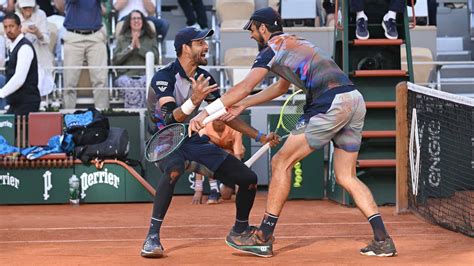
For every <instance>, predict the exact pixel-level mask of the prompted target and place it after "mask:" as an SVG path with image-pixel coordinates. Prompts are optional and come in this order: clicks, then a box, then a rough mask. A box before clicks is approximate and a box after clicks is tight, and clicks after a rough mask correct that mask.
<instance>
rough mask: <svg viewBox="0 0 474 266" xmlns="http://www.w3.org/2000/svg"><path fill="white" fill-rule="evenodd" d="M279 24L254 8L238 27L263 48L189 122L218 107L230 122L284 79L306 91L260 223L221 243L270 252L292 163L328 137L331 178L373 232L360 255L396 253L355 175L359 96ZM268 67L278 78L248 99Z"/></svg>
mask: <svg viewBox="0 0 474 266" xmlns="http://www.w3.org/2000/svg"><path fill="white" fill-rule="evenodd" d="M281 25H282V24H281V18H280V15H279V14H278V12H276V11H275V10H273V9H272V8H270V7H267V8H262V9H259V10H257V11H255V12H254V14H253V15H252V16H251V18H250V20H249V22H248V23H247V24H246V25H245V27H244V30H248V31H250V36H251V38H252V39H254V40H256V41H257V43H258V45H259V47H262V48H261V50H260V52H259V54H258V55H257V58H256V59H255V62H254V64H253V66H252V69H251V71H250V72H249V74H248V75H247V76H246V78H245V79H244V80H243V81H241V82H240V83H238V84H237V85H236V86H235V87H233V88H231V89H230V90H229V91H228V92H227V93H225V94H224V95H223V96H222V97H221V98H219V99H218V100H216V101H214V102H213V103H212V104H210V105H209V106H207V107H206V108H205V110H203V111H202V112H201V113H200V114H199V115H197V116H196V117H194V118H193V119H192V120H191V122H190V127H189V129H190V130H192V131H198V130H200V129H201V128H202V126H203V125H202V121H203V119H204V118H205V117H207V116H208V115H210V114H213V113H215V112H217V111H218V110H220V109H221V108H224V107H227V108H230V111H229V114H227V115H226V117H224V118H222V119H226V120H230V119H232V118H233V117H235V116H236V115H238V114H239V113H240V112H241V111H243V110H244V109H246V108H248V107H250V106H254V105H257V104H260V103H263V102H267V101H269V100H271V99H273V98H276V97H278V96H280V95H283V94H285V93H287V92H288V88H289V86H290V84H291V83H292V84H294V85H296V87H298V88H300V89H303V90H304V91H305V92H306V105H305V107H304V114H303V115H302V117H301V119H300V120H299V122H298V124H297V125H296V128H295V129H294V130H293V131H292V133H291V134H290V136H289V137H288V139H287V140H286V142H285V144H284V145H283V147H282V148H281V149H280V150H279V151H278V153H277V154H276V155H275V156H274V157H273V158H272V177H271V183H270V188H269V192H268V199H267V206H266V212H265V215H264V217H263V220H262V223H261V225H260V227H259V228H258V230H255V231H252V232H250V234H248V235H239V236H233V235H229V236H228V237H227V239H226V242H227V244H228V245H230V246H231V247H233V248H236V249H238V250H241V251H244V252H248V253H252V254H255V255H258V256H262V257H271V256H272V255H273V241H274V237H273V231H274V229H275V226H276V224H277V220H278V217H279V215H280V212H281V210H282V208H283V205H284V204H285V202H286V199H287V198H288V194H289V191H290V182H291V174H290V172H291V169H292V167H293V165H294V164H295V163H296V162H298V161H300V160H302V159H303V158H305V157H306V156H308V155H309V154H310V153H312V152H313V151H314V150H316V149H322V148H323V147H324V146H325V145H326V144H328V143H329V141H331V140H332V141H333V143H334V146H335V151H334V171H335V175H336V181H337V183H338V184H340V185H341V186H342V187H343V188H344V189H346V190H347V191H348V192H349V193H350V194H351V196H352V197H353V198H354V200H355V203H356V205H357V207H359V209H360V210H361V211H362V213H363V214H364V215H365V216H366V217H367V218H368V221H369V222H370V225H371V226H372V229H373V232H374V240H373V241H371V243H370V244H369V245H368V246H366V247H364V248H362V249H361V250H360V253H361V254H363V255H369V256H394V255H396V253H397V251H396V249H395V245H394V243H393V240H392V239H391V238H390V236H389V235H388V233H387V231H386V230H385V226H384V223H383V221H382V217H381V216H380V213H379V212H378V210H377V205H376V204H375V201H374V199H373V196H372V193H371V192H370V190H369V189H368V187H367V186H366V185H365V184H364V183H362V182H361V181H360V180H359V179H358V178H357V176H356V161H357V156H358V151H359V148H360V144H361V139H362V127H363V125H364V118H365V113H366V109H365V102H364V99H363V97H362V95H361V94H360V93H359V91H358V90H357V88H356V87H355V86H354V84H353V83H352V82H351V81H350V80H349V78H348V76H347V75H346V74H345V73H344V72H343V71H342V70H341V69H340V68H339V67H338V66H337V64H336V63H335V62H334V61H333V60H332V59H331V57H330V55H329V54H327V53H326V52H325V51H323V50H321V49H320V48H319V47H317V46H315V45H313V44H311V43H310V42H308V41H307V40H304V39H302V38H299V37H297V36H294V35H289V34H285V33H283V31H282V26H281ZM269 71H271V72H273V73H275V74H277V75H278V76H280V79H279V81H278V82H276V83H275V84H272V85H271V86H270V87H268V88H267V89H265V90H263V91H261V92H259V93H258V94H255V95H252V96H249V97H247V96H248V95H249V94H250V93H251V92H252V90H253V89H254V88H255V86H257V84H259V83H260V82H261V81H262V80H263V79H264V78H265V76H266V75H267V74H268V72H269Z"/></svg>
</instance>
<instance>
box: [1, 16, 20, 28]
mask: <svg viewBox="0 0 474 266" xmlns="http://www.w3.org/2000/svg"><path fill="white" fill-rule="evenodd" d="M5 19H12V20H14V21H15V24H16V25H18V26H20V25H21V21H20V17H19V16H18V15H17V14H15V13H7V14H5V17H3V20H5Z"/></svg>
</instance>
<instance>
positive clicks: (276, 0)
mask: <svg viewBox="0 0 474 266" xmlns="http://www.w3.org/2000/svg"><path fill="white" fill-rule="evenodd" d="M279 4H280V0H268V6H269V7H271V8H273V9H275V10H278V5H279Z"/></svg>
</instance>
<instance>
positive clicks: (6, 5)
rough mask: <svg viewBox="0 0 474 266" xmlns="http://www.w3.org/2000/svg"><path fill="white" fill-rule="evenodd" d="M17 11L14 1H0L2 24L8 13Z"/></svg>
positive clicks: (0, 19) (0, 20)
mask: <svg viewBox="0 0 474 266" xmlns="http://www.w3.org/2000/svg"><path fill="white" fill-rule="evenodd" d="M13 10H15V1H14V0H0V22H2V21H3V18H4V17H5V14H6V13H9V12H13Z"/></svg>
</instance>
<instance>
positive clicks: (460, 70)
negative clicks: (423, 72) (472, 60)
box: [440, 65, 474, 78]
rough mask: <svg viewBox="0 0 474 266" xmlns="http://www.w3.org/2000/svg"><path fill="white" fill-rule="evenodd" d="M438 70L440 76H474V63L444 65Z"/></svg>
mask: <svg viewBox="0 0 474 266" xmlns="http://www.w3.org/2000/svg"><path fill="white" fill-rule="evenodd" d="M440 72H441V78H466V77H471V78H474V65H444V66H442V67H441V69H440Z"/></svg>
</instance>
